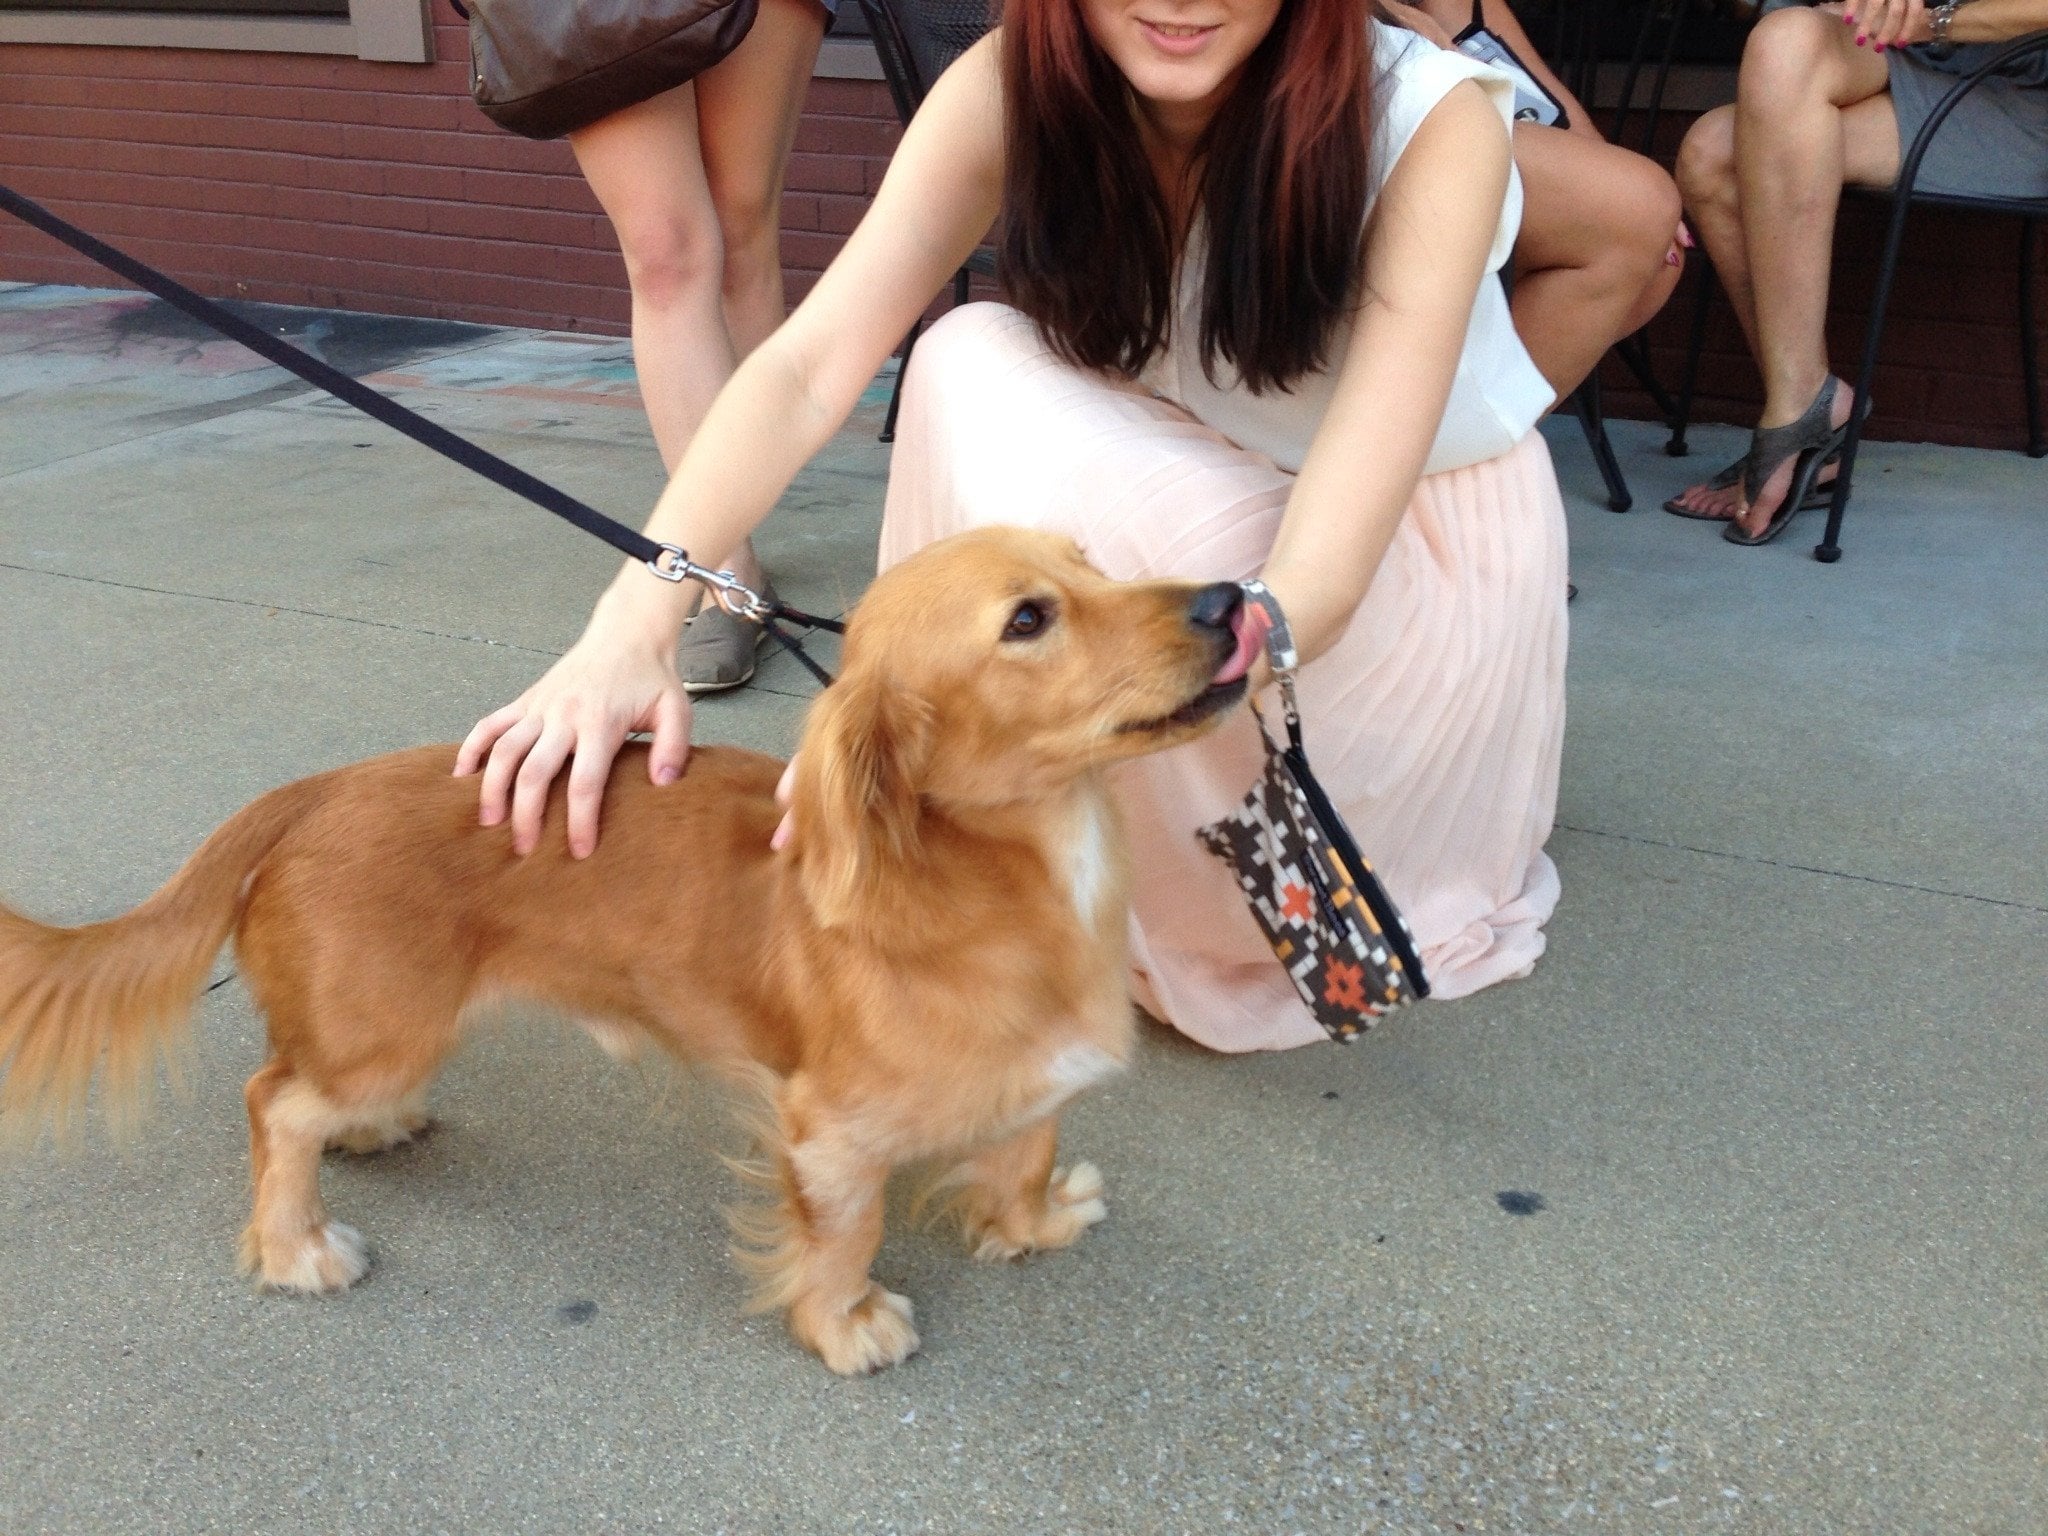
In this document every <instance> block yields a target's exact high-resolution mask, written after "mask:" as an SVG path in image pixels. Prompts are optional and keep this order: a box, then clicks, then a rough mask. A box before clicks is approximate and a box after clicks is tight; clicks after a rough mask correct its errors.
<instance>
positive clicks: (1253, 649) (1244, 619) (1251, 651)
mask: <svg viewBox="0 0 2048 1536" xmlns="http://www.w3.org/2000/svg"><path fill="white" fill-rule="evenodd" d="M1272 627H1273V625H1272V621H1271V620H1270V619H1268V618H1267V617H1266V610H1265V609H1263V608H1258V607H1254V606H1253V605H1252V604H1250V603H1246V604H1244V605H1243V606H1242V607H1240V608H1239V609H1238V610H1237V616H1236V617H1235V618H1233V619H1232V620H1231V621H1230V629H1231V633H1232V634H1234V635H1236V636H1237V649H1236V650H1234V651H1232V652H1231V653H1230V655H1229V656H1227V657H1226V658H1225V659H1224V662H1223V665H1222V666H1220V667H1218V668H1217V669H1216V675H1215V676H1214V677H1212V678H1210V679H1209V686H1210V687H1211V688H1220V687H1222V686H1224V685H1225V684H1226V683H1234V682H1236V681H1237V680H1238V679H1239V678H1241V677H1243V676H1244V675H1245V673H1247V672H1249V671H1251V669H1252V663H1253V662H1254V661H1257V660H1258V658H1259V652H1260V651H1262V650H1264V649H1265V648H1266V631H1267V630H1269V629H1271V628H1272Z"/></svg>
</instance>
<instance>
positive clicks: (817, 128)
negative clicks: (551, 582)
mask: <svg viewBox="0 0 2048 1536" xmlns="http://www.w3.org/2000/svg"><path fill="white" fill-rule="evenodd" d="M436 42H437V46H438V50H439V53H440V56H441V60H442V62H440V63H438V64H435V65H432V66H424V67H423V66H419V65H402V64H367V63H363V62H360V61H358V60H353V59H336V58H319V57H307V56H295V55H276V54H256V53H206V52H195V51H191V50H180V49H161V50H150V49H123V48H60V47H30V46H22V45H8V46H0V81H4V82H5V84H4V86H0V177H4V179H5V180H6V181H7V182H8V184H10V185H12V186H14V187H15V188H16V189H17V190H19V191H21V192H22V193H24V194H26V195H27V196H30V197H33V198H36V199H38V200H40V201H43V202H46V203H48V204H50V205H51V206H52V207H54V208H55V209H56V210H57V211H58V212H59V213H61V214H64V215H66V216H68V217H70V218H72V219H74V220H75V221H77V222H79V223H81V224H84V225H86V226H87V227H88V228H90V229H92V230H93V231H94V232H95V233H98V234H101V235H103V236H104V237H106V238H107V239H109V240H112V241H113V242H114V243H116V244H119V245H125V246H126V247H128V248H129V249H131V250H133V251H134V252H135V253H136V254H137V255H139V256H141V257H143V258H144V259H145V260H148V261H151V262H154V263H156V264H157V265H159V266H162V267H164V268H165V269H166V270H168V271H170V272H171V273H173V274H174V275H176V276H178V277H180V278H182V279H183V280H185V281H186V282H188V283H190V284H191V285H192V286H193V287H195V288H198V289H200V290H201V291H203V292H207V293H212V294H220V295H239V296H243V297H248V298H255V299H268V300H273V301H277V302H282V303H294V304H314V305H324V306H335V307H343V308H350V309H365V310H373V311H380V312H385V313H392V314H415V315H430V316H436V317H443V318H449V319H461V320H476V321H485V322H491V323H497V324H506V325H529V326H540V327H545V328H553V329H562V330H579V329H581V330H601V331H611V332H616V331H620V330H623V328H624V326H625V321H626V292H625V280H624V273H623V270H622V268H621V266H620V262H619V257H618V253H617V247H616V245H615V244H614V242H613V240H612V237H611V231H610V228H609V226H608V225H607V224H606V222H605V220H604V217H603V215H602V214H601V213H600V211H599V210H598V207H597V204H596V202H595V200H594V199H593V198H592V197H591V195H590V192H589V189H588V188H587V187H585V185H584V184H583V181H582V179H581V178H580V177H579V176H578V175H577V174H576V169H575V166H574V163H573V162H572V160H571V158H570V155H569V152H568V149H567V147H566V146H564V145H562V144H535V143H531V142H529V141H527V140H525V139H520V138H515V137H514V136H512V135H510V134H507V133H503V132H500V131H499V130H498V129H496V128H493V127H492V126H491V125H490V124H488V123H487V122H485V121H484V120H483V118H482V117H481V116H479V115H478V114H477V112H476V111H475V109H474V108H473V107H472V106H471V105H470V102H469V99H468V95H467V88H466V78H465V66H464V60H465V59H466V58H467V49H466V44H465V40H464V37H463V34H462V32H461V30H460V29H459V28H457V27H455V26H452V25H450V26H444V27H442V28H441V29H440V31H439V34H438V36H437V39H436ZM1671 127H1672V136H1671V139H1670V143H1671V144H1672V145H1675V143H1676V133H1677V132H1678V131H1679V130H1680V129H1682V127H1683V125H1682V124H1673V125H1671ZM896 136H897V129H896V125H895V117H894V114H893V112H892V110H891V108H890V105H889V100H888V94H887V92H886V90H885V89H884V87H883V86H881V85H880V84H879V83H874V82H866V81H842V80H818V81H814V82H813V83H812V86H811V92H810V96H809V99H808V101H807V103H806V115H805V119H804V123H803V126H802V129H801V131H800V134H799V137H798V140H797V147H796V155H795V157H794V159H793V161H792V163H791V166H790V175H789V190H788V194H787V196H786V198H785V200H784V206H783V221H784V239H783V252H784V259H785V262H786V264H787V268H788V272H789V278H790V293H791V297H792V299H794V298H797V297H800V296H801V295H802V294H803V292H804V291H805V290H807V289H808V287H809V286H810V283H811V281H812V279H813V278H814V277H815V276H816V274H817V273H818V272H819V271H820V270H822V268H823V267H824V265H825V263H826V262H827V261H828V260H830V258H831V256H832V255H833V253H834V252H835V251H837V250H838V248H839V245H840V243H841V241H842V240H843V239H844V237H845V234H846V232H847V231H849V230H850V229H851V228H852V227H853V224H854V221H855V220H856V219H857V218H858V217H859V215H860V212H861V210H862V209H863V208H864V207H865V205H866V202H867V199H868V197H869V196H870V195H871V194H872V192H873V190H874V188H875V186H876V185H877V183H878V182H879V180H880V177H881V172H882V168H883V166H884V164H885V163H886V162H887V158H888V155H889V152H890V150H891V149H892V147H893V146H894V144H895V141H896ZM1881 239H1882V227H1881V222H1880V219H1879V216H1878V213H1877V210H1875V209H1874V208H1871V207H1869V206H1852V207H1851V208H1850V209H1849V210H1848V211H1847V212H1846V213H1845V215H1844V218H1843V222H1842V230H1841V238H1840V239H1839V240H1838V242H1837V253H1838V254H1837V262H1836V269H1837V270H1836V294H1837V299H1836V303H1835V306H1834V307H1835V320H1834V325H1833V334H1832V337H1831V345H1832V347H1833V350H1834V356H1835V358H1836V360H1837V367H1839V368H1842V369H1844V370H1846V369H1849V368H1851V367H1853V365H1854V360H1855V357H1856V355H1857V349H1858V347H1859V346H1860V341H1861V336H1862V325H1863V318H1864V311H1865V308H1866V303H1867V295H1868V293H1869V291H1870V285H1871V278H1872V275H1873V269H1874V265H1875V252H1876V249H1877V246H1878V244H1879V243H1880V241H1881ZM2042 247H2043V249H2042V251H2041V253H2040V259H2041V261H2042V263H2043V265H2044V267H2048V241H2043V242H2042ZM1694 259H1695V260H1696V261H1697V260H1698V259H1699V258H1698V257H1695V258H1694ZM2017 269H2018V268H2017V231H2016V229H2015V227H2014V226H2013V225H2012V223H2011V222H2010V221H2000V220H1992V219H1986V218H1980V217H1973V216H1963V215H1951V214H1940V213H1923V214H1921V215H1919V216H1917V218H1916V222H1915V225H1914V227H1913V229H1912V231H1911V233H1910V235H1909V239H1908V244H1907V256H1906V263H1905V269H1904V272H1903V274H1902V277H1901V281H1900V285H1899V289H1898V294H1897V297H1896V299H1895V300H1894V303H1893V305H1892V310H1891V318H1890V321H1889V327H1888V331H1887V341H1886V348H1885V353H1884V357H1885V361H1884V363H1883V364H1882V365H1881V367H1880V370H1879V374H1878V382H1877V390H1876V395H1877V401H1878V404H1879V407H1880V409H1879V411H1878V414H1877V416H1876V418H1875V420H1874V422H1873V430H1874V432H1875V434H1876V435H1878V436H1883V437H1895V438H1896V437H1902V438H1914V439H1924V440H1932V441H1937V442H1953V443H1968V444H1977V445H1984V446H1997V447H2010V446H2013V445H2015V444H2016V443H2018V442H2019V441H2020V438H2021V436H2022V431H2023V429H2022V425H2021V424H2022V421H2023V416H2022V407H2021V399H2022V397H2021V393H2020V383H2019V361H2018V343H2017V337H2018V320H2017V314H2016V303H2015V295H2016V274H2017ZM0 278H5V279H14V280H29V281H47V282H71V283H105V282H107V281H108V280H109V279H108V278H107V277H106V276H105V275H104V274H103V273H101V272H100V271H99V269H98V268H95V267H93V266H91V265H90V264H89V263H87V262H86V261H85V260H84V259H83V258H79V257H74V256H72V255H71V254H70V253H69V252H67V251H65V250H63V249H62V248H60V247H58V246H56V245H54V244H53V243H52V242H50V241H49V240H48V239H46V238H45V237H43V236H42V235H39V234H37V233H35V232H34V231H32V230H29V229H27V228H25V227H24V226H21V225H19V224H17V223H15V222H14V221H13V220H11V219H7V218H5V217H4V216H0ZM1691 292H1692V289H1691V286H1690V284H1687V285H1686V286H1683V287H1681V288H1680V290H1679V293H1678V296H1677V298H1676V299H1675V300H1674V302H1673V303H1672V304H1671V306H1670V307H1669V308H1668V309H1667V310H1666V312H1665V313H1664V314H1663V315H1661V316H1660V317H1659V318H1658V320H1657V322H1656V324H1655V325H1654V326H1653V328H1652V346H1653V354H1654V357H1655V359H1656V364H1657V371H1658V373H1659V375H1660V376H1661V377H1662V378H1663V379H1664V380H1666V381H1667V382H1670V383H1673V384H1675V382H1676V380H1677V378H1678V376H1679V371H1680V359H1681V355H1682V352H1683V348H1684V344H1685V340H1686V335H1687V325H1688V321H1689V318H1690V315H1691V307H1690V297H1691ZM2044 308H2048V306H2044ZM1607 376H1608V378H1609V379H1610V380H1611V381H1612V384H1613V386H1614V387H1613V389H1612V391H1611V393H1610V397H1609V408H1610V414H1613V415H1616V416H1650V415H1653V414H1654V411H1653V410H1652V408H1651V406H1650V403H1649V401H1648V400H1647V398H1645V397H1644V396H1643V395H1642V394H1641V393H1640V392H1639V391H1637V390H1635V389H1634V388H1633V387H1632V384H1631V381H1629V379H1628V377H1627V375H1626V374H1625V373H1623V372H1622V371H1621V370H1620V369H1619V368H1618V367H1617V366H1616V365H1614V364H1613V363H1611V362H1610V364H1609V366H1608V375H1607ZM1755 400H1756V384H1755V370H1754V369H1753V367H1751V365H1750V364H1749V362H1748V360H1747V358H1746V357H1745V356H1744V354H1743V352H1742V349H1741V345H1740V338H1739V336H1738V334H1737V332H1736V330H1735V327H1734V324H1733V321H1732V319H1731V318H1730V317H1729V315H1728V311H1727V307H1726V305H1725V304H1718V305H1717V306H1716V309H1715V318H1714V322H1713V326H1712V329H1711V330H1710V333H1709V336H1708V346H1707V354H1706V361H1705V365H1704V367H1703V369H1702V372H1701V393H1700V398H1699V401H1698V405H1697V408H1696V410H1695V417H1696V419H1699V420H1706V421H1711V420H1721V421H1739V420H1746V419H1752V418H1753V414H1754V410H1755Z"/></svg>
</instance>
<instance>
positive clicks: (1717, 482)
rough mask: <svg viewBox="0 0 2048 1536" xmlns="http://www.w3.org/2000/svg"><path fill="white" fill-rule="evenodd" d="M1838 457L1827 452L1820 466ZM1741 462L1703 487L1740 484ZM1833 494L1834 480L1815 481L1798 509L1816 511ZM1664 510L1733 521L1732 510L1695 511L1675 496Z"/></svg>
mask: <svg viewBox="0 0 2048 1536" xmlns="http://www.w3.org/2000/svg"><path fill="white" fill-rule="evenodd" d="M1839 457H1840V455H1839V454H1838V453H1831V454H1829V455H1828V456H1827V458H1826V459H1824V460H1822V461H1821V468H1822V469H1826V468H1827V467H1828V465H1830V464H1832V463H1834V462H1835V461H1836V459H1837V458H1839ZM1742 464H1743V461H1742V460H1741V459H1737V460H1736V461H1735V462H1734V463H1733V464H1730V465H1728V466H1727V467H1726V468H1724V469H1722V470H1721V471H1720V472H1719V473H1717V474H1716V475H1715V476H1714V477H1713V478H1712V479H1711V480H1708V481H1707V482H1706V483H1705V486H1704V489H1706V490H1709V491H1732V490H1734V489H1735V487H1737V486H1738V485H1740V484H1742ZM1679 494H1680V495H1683V494H1684V492H1682V491H1681V492H1680V493H1679ZM1834 494H1835V482H1834V481H1832V480H1829V481H1827V482H1826V483H1825V484H1823V483H1821V482H1819V481H1816V482H1815V483H1814V487H1813V489H1812V490H1810V491H1808V492H1807V493H1806V500H1805V501H1803V502H1801V503H1800V506H1799V510H1800V511H1802V512H1813V511H1818V510H1819V509H1820V508H1822V507H1825V506H1826V505H1827V504H1828V503H1829V502H1830V501H1831V500H1833V499H1834ZM1664 510H1665V511H1666V512H1669V513H1670V514H1671V515H1672V516H1673V517H1689V518H1691V519H1692V520H1693V521H1694V522H1696V523H1732V522H1734V521H1735V514H1734V513H1732V512H1731V513H1729V514H1728V515H1727V516H1726V517H1722V516H1721V515H1719V514H1718V513H1714V512H1695V511H1694V510H1693V509H1692V508H1691V507H1688V506H1686V505H1685V504H1684V503H1683V502H1681V501H1680V500H1679V499H1678V497H1677V496H1674V497H1672V498H1671V499H1670V500H1669V501H1667V502H1665V503H1664Z"/></svg>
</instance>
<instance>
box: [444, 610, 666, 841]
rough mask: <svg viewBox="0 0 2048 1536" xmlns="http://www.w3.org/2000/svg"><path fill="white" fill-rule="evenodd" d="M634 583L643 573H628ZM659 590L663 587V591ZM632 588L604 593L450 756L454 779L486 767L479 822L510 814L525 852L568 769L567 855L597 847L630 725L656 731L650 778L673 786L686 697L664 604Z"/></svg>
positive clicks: (492, 822) (487, 822)
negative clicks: (562, 646) (535, 677)
mask: <svg viewBox="0 0 2048 1536" xmlns="http://www.w3.org/2000/svg"><path fill="white" fill-rule="evenodd" d="M627 574H628V575H629V576H631V577H633V578H634V580H636V581H641V582H644V580H645V578H644V573H640V572H637V571H631V570H629V571H628V573H627ZM663 590H664V592H665V590H666V589H663ZM634 596H635V593H634V590H633V588H632V587H631V586H619V587H615V588H614V589H613V590H612V591H611V592H609V593H607V594H606V596H605V599H604V601H603V602H601V603H599V604H598V607H597V611H596V612H595V613H594V614H593V615H592V616H591V620H590V625H589V627H588V628H587V629H585V630H584V632H583V636H582V638H581V639H579V640H578V641H577V642H576V644H575V645H573V646H571V647H570V649H569V651H568V652H567V654H565V655H564V656H563V657H562V659H561V660H560V661H558V662H556V663H555V664H554V665H553V666H552V667H550V668H548V670H547V673H546V675H545V676H543V677H542V678H541V679H540V681H539V682H537V683H535V684H534V685H533V686H532V687H531V688H529V689H527V690H526V692H524V693H522V694H521V695H520V696H519V697H518V698H516V699H514V700H513V701H512V702H511V703H510V704H507V705H506V706H505V707H504V708H503V709H499V710H494V711H493V712H492V713H490V714H488V715H486V716H484V718H483V719H481V720H479V721H478V722H477V723H476V726H475V727H474V728H473V729H472V730H471V731H470V733H469V735H468V736H467V737H466V738H465V739H464V741H463V743H462V749H461V751H459V752H458V753H457V754H456V758H455V774H456V777H458V778H461V777H464V776H466V775H468V774H472V773H475V772H476V771H477V770H478V769H479V768H481V769H482V770H483V776H484V778H483V789H482V797H481V798H482V803H481V805H480V807H479V809H478V813H477V820H478V822H479V824H480V825H483V826H486V827H495V826H497V825H498V824H499V823H500V822H502V821H504V820H505V817H506V815H507V813H508V811H509V813H510V815H511V818H512V848H513V851H514V852H515V853H518V854H519V855H521V856H522V857H524V856H525V855H526V854H529V853H531V852H533V850H534V847H535V845H536V844H537V843H538V842H539V841H540V824H541V818H542V816H543V815H544V814H545V812H546V809H547V803H548V789H549V787H550V786H551V785H552V784H553V783H554V779H555V775H556V774H558V773H560V772H561V771H562V765H563V764H564V763H567V762H570V761H571V759H574V763H573V766H572V767H571V768H570V770H569V800H568V804H569V815H568V822H569V852H570V853H571V854H572V855H573V856H574V857H576V858H579V859H587V858H589V857H590V855H591V854H592V853H593V852H595V851H596V849H597V834H598V817H599V811H600V809H601V808H602V806H603V802H604V787H605V782H606V780H607V779H608V778H609V777H610V775H611V767H612V760H613V759H614V758H616V757H617V756H618V755H619V748H620V747H622V746H624V745H625V742H626V738H627V737H628V736H629V735H631V734H632V733H634V732H635V731H645V732H648V733H650V734H651V735H652V736H653V747H652V750H651V751H649V753H648V754H647V773H648V779H649V782H651V783H654V784H657V785H660V784H673V783H674V782H675V781H676V780H677V779H678V778H679V777H681V776H682V772H683V765H684V764H685V763H687V762H688V761H689V757H690V696H689V694H688V693H687V692H685V691H684V689H683V680H682V678H681V676H680V675H679V674H678V673H677V672H676V640H675V635H674V634H673V632H672V631H671V629H670V627H669V626H667V625H666V624H665V623H664V622H662V615H663V612H664V610H659V609H657V610H652V611H643V610H642V609H641V608H640V607H639V606H637V605H636V604H635V603H634V601H633V598H634Z"/></svg>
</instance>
